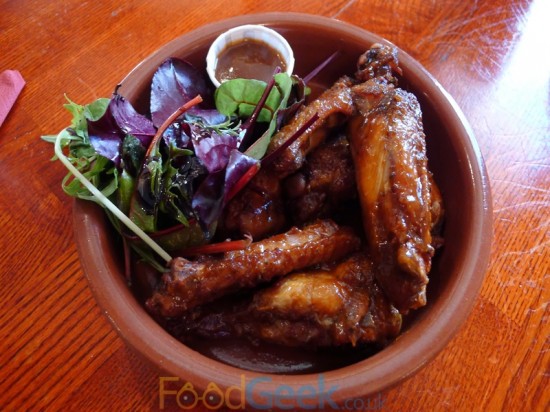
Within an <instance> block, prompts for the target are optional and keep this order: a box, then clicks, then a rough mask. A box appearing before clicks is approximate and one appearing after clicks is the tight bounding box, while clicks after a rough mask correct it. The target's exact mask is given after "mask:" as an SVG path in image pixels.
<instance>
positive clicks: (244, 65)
mask: <svg viewBox="0 0 550 412" xmlns="http://www.w3.org/2000/svg"><path fill="white" fill-rule="evenodd" d="M277 67H279V68H280V69H281V72H284V71H285V70H286V62H285V61H284V59H283V57H282V56H281V55H280V53H278V52H277V50H275V49H274V48H273V47H271V46H270V45H269V44H267V43H264V42H262V41H259V40H254V39H243V40H239V41H237V42H235V43H231V44H229V45H228V46H227V47H226V48H225V49H223V50H222V52H221V53H220V54H219V56H218V64H217V65H216V71H215V73H216V78H217V79H218V80H219V82H220V83H223V82H224V81H226V80H231V79H238V78H242V79H257V80H263V81H266V82H267V81H269V80H270V79H271V78H272V77H273V74H274V73H275V69H276V68H277Z"/></svg>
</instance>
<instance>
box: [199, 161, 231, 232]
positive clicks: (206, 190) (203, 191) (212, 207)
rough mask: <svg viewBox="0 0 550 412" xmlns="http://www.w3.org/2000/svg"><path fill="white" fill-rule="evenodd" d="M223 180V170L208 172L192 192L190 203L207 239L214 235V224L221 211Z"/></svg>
mask: <svg viewBox="0 0 550 412" xmlns="http://www.w3.org/2000/svg"><path fill="white" fill-rule="evenodd" d="M224 180H225V170H219V171H217V172H214V173H210V174H209V175H208V176H206V178H205V179H204V180H203V181H202V182H201V184H200V185H199V187H198V188H197V190H196V191H195V193H194V194H193V199H192V202H191V205H192V207H193V210H194V211H195V213H196V215H197V217H198V218H199V222H200V225H201V227H202V229H203V231H204V232H205V237H206V238H208V239H209V238H211V237H212V236H213V235H214V231H215V226H216V225H215V224H216V222H217V220H218V218H219V217H220V215H221V213H222V209H223V184H224Z"/></svg>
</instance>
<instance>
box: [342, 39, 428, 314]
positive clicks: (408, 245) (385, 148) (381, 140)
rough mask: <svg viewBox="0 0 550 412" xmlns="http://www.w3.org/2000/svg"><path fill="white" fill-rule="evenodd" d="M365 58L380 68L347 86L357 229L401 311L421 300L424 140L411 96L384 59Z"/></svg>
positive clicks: (424, 268)
mask: <svg viewBox="0 0 550 412" xmlns="http://www.w3.org/2000/svg"><path fill="white" fill-rule="evenodd" d="M380 47H381V48H385V46H380ZM378 55H381V56H384V57H387V56H391V55H392V53H391V52H390V51H386V52H379V53H378ZM367 60H368V59H367ZM371 62H372V60H371ZM372 64H373V65H374V66H375V68H374V69H373V70H369V68H368V67H363V68H362V71H363V73H374V74H376V73H377V70H379V68H380V67H381V68H382V69H381V70H382V72H383V74H382V75H381V76H379V77H374V78H372V79H370V80H367V81H365V82H364V83H361V84H359V85H356V86H354V87H353V89H352V93H353V98H354V102H355V105H356V107H357V115H356V116H355V117H354V118H353V119H351V120H350V122H349V125H348V135H349V138H350V143H351V148H352V155H353V160H354V164H355V172H356V180H357V185H358V191H359V194H360V195H359V198H360V202H361V208H362V215H363V225H364V230H365V233H366V236H367V241H368V245H369V249H370V251H371V253H372V254H373V257H374V258H375V261H376V262H377V263H378V264H379V266H380V270H379V271H378V275H377V277H378V281H379V282H380V284H381V286H382V288H383V289H384V291H385V292H386V293H387V295H388V297H389V298H390V300H391V301H392V302H394V304H395V305H396V306H397V307H398V308H399V309H400V310H401V311H403V312H406V311H408V310H409V309H414V308H418V307H421V306H424V305H425V304H426V296H425V291H426V284H427V283H428V272H429V270H430V267H431V258H432V256H433V254H434V248H433V246H432V236H431V229H432V211H431V208H432V202H431V190H430V177H429V176H430V174H429V171H428V159H427V157H426V141H425V135H424V132H423V126H422V119H421V117H422V113H421V110H420V105H419V103H418V101H417V99H416V97H415V96H414V95H413V94H411V93H408V92H406V91H404V90H402V89H399V88H396V87H395V86H394V84H393V79H392V78H391V76H389V75H388V72H387V70H386V68H387V67H389V66H390V65H389V64H388V63H384V64H381V65H380V64H378V63H376V62H374V63H372ZM367 66H368V64H367ZM377 68H378V69H377Z"/></svg>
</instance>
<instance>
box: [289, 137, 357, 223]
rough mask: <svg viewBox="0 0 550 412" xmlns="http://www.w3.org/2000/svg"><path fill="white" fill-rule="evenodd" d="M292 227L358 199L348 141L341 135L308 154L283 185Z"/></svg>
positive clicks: (328, 214)
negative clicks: (299, 167)
mask: <svg viewBox="0 0 550 412" xmlns="http://www.w3.org/2000/svg"><path fill="white" fill-rule="evenodd" d="M284 189H285V194H286V198H287V199H288V208H289V212H290V216H291V217H292V220H293V222H294V224H303V223H307V222H310V221H312V220H314V219H316V218H322V217H328V216H330V215H331V214H332V213H333V212H334V211H336V210H337V209H338V208H339V207H341V206H342V204H344V203H345V202H347V201H349V200H351V199H354V198H355V197H356V196H357V188H356V185H355V171H354V169H353V161H352V159H351V152H350V147H349V142H348V139H347V137H346V136H344V135H340V136H337V137H336V138H335V139H332V140H329V141H327V142H325V143H323V144H322V145H321V146H319V147H318V148H316V149H315V150H314V151H313V152H311V153H310V154H309V156H308V158H307V162H306V164H305V165H304V166H303V167H302V168H301V169H300V170H299V171H298V172H296V173H295V174H293V175H292V176H289V177H288V178H287V179H286V180H285V182H284Z"/></svg>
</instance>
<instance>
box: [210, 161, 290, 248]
mask: <svg viewBox="0 0 550 412" xmlns="http://www.w3.org/2000/svg"><path fill="white" fill-rule="evenodd" d="M287 227H288V219H287V215H286V212H285V208H284V203H283V198H282V191H281V182H280V180H279V179H278V178H277V177H275V176H273V174H272V173H271V172H269V171H266V170H265V169H262V170H260V171H259V172H258V174H257V175H256V176H254V178H253V179H252V180H251V181H250V182H249V184H248V185H247V186H246V188H245V189H244V190H242V191H241V192H240V193H238V194H237V196H236V197H235V198H234V199H233V200H231V201H230V202H229V203H228V204H227V206H226V207H225V210H224V212H223V215H222V218H221V219H220V226H219V228H218V233H220V234H221V235H222V237H231V238H240V237H242V236H243V235H244V234H247V235H250V236H252V238H253V239H254V240H261V239H264V238H265V237H267V236H271V235H274V234H276V233H280V232H281V231H283V230H284V229H285V228H287Z"/></svg>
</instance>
